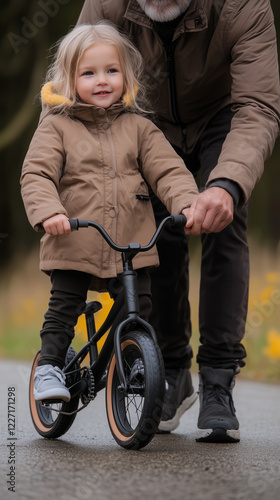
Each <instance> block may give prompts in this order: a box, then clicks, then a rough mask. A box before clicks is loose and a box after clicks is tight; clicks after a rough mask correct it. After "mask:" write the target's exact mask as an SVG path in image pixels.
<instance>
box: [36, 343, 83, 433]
mask: <svg viewBox="0 0 280 500" xmlns="http://www.w3.org/2000/svg"><path fill="white" fill-rule="evenodd" d="M75 355H76V353H75V351H74V349H73V348H72V347H69V349H68V351H67V355H66V360H65V363H66V364H68V363H69V362H70V361H71V359H73V357H74V356H75ZM39 357H40V351H38V352H37V354H36V356H35V358H34V361H33V365H32V369H31V375H30V383H29V408H30V413H31V418H32V421H33V424H34V427H35V429H36V431H37V432H38V433H39V434H40V435H41V436H43V437H45V438H48V439H54V438H58V437H60V436H62V435H63V434H65V432H67V431H68V429H69V428H70V427H71V425H72V424H73V422H74V420H75V418H76V415H77V414H76V413H74V414H73V415H63V414H61V413H58V412H57V411H63V412H67V413H71V412H73V411H75V410H76V409H77V408H78V405H79V396H77V397H74V398H71V399H70V401H69V402H68V403H65V402H63V401H61V402H53V403H49V404H47V403H44V404H42V403H41V402H40V401H35V399H34V396H33V385H34V374H35V369H36V367H37V366H38V361H39ZM75 369H79V365H78V364H76V365H75V367H74V368H73V370H75ZM70 385H71V384H70ZM55 410H57V411H55Z"/></svg>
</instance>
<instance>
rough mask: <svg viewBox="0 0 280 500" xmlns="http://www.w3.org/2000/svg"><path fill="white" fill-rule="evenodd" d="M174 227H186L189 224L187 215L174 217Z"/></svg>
mask: <svg viewBox="0 0 280 500" xmlns="http://www.w3.org/2000/svg"><path fill="white" fill-rule="evenodd" d="M172 219H173V220H172V225H176V226H185V225H186V224H187V218H186V217H185V215H183V214H180V215H172Z"/></svg>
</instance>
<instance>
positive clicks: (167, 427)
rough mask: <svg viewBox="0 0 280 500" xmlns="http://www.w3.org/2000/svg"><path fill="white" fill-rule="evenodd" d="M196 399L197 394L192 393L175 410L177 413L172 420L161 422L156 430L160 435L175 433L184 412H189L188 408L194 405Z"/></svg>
mask: <svg viewBox="0 0 280 500" xmlns="http://www.w3.org/2000/svg"><path fill="white" fill-rule="evenodd" d="M197 398H198V393H197V392H193V393H192V395H191V396H189V397H188V398H186V399H184V401H183V402H182V403H181V405H180V406H179V407H178V408H177V411H176V413H175V415H174V417H173V418H171V419H170V420H162V421H161V422H160V423H159V426H158V430H159V434H160V433H165V432H171V431H175V429H177V427H178V426H179V424H180V418H181V417H182V415H183V414H184V413H185V411H187V410H189V408H190V407H191V406H192V405H193V404H194V403H195V401H196V400H197Z"/></svg>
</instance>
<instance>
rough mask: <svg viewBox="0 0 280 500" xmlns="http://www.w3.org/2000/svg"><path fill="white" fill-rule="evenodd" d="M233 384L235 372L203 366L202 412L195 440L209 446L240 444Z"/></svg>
mask: <svg viewBox="0 0 280 500" xmlns="http://www.w3.org/2000/svg"><path fill="white" fill-rule="evenodd" d="M234 384H235V372H234V370H232V369H222V368H211V367H210V366H201V368H200V372H199V401H200V411H199V416H198V424H197V427H198V429H197V439H196V441H199V442H210V443H236V442H238V441H240V432H239V422H238V420H237V418H236V415H235V408H234V405H233V400H232V389H233V387H234Z"/></svg>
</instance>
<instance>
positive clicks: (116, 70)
mask: <svg viewBox="0 0 280 500" xmlns="http://www.w3.org/2000/svg"><path fill="white" fill-rule="evenodd" d="M123 86H124V78H123V72H122V68H121V64H120V59H119V54H118V51H117V49H116V47H115V46H114V45H110V44H108V43H104V42H101V41H100V42H96V43H94V44H93V45H91V47H89V48H88V49H87V50H85V52H84V53H83V55H82V57H81V59H80V63H79V65H78V70H77V80H76V91H77V93H78V95H79V97H80V99H81V100H82V101H84V102H85V103H87V104H94V105H95V106H99V107H101V108H108V107H109V106H111V104H114V103H115V102H117V101H118V100H119V99H120V97H121V95H122V93H123Z"/></svg>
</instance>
